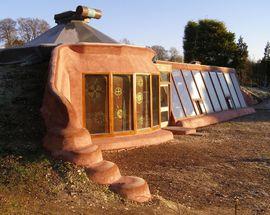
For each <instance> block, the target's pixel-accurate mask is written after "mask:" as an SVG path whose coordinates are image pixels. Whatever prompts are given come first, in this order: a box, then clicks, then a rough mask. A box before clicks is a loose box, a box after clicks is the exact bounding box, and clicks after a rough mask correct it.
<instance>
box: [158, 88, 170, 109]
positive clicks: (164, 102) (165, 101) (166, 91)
mask: <svg viewBox="0 0 270 215" xmlns="http://www.w3.org/2000/svg"><path fill="white" fill-rule="evenodd" d="M160 91H161V92H160V93H161V96H160V99H161V102H160V103H161V107H168V94H169V87H168V86H166V87H165V86H164V87H161V88H160Z"/></svg>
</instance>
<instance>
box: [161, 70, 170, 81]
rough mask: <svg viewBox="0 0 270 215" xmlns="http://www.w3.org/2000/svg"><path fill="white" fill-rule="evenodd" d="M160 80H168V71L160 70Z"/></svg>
mask: <svg viewBox="0 0 270 215" xmlns="http://www.w3.org/2000/svg"><path fill="white" fill-rule="evenodd" d="M160 81H162V82H170V73H168V72H161V73H160Z"/></svg>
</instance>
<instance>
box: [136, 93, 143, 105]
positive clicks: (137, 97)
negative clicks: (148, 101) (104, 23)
mask: <svg viewBox="0 0 270 215" xmlns="http://www.w3.org/2000/svg"><path fill="white" fill-rule="evenodd" d="M136 102H137V104H141V103H142V102H143V94H142V93H137V95H136Z"/></svg>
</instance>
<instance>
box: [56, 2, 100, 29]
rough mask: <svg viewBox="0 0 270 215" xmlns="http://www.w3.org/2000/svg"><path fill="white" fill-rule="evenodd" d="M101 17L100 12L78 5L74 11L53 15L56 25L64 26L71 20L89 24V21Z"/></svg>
mask: <svg viewBox="0 0 270 215" xmlns="http://www.w3.org/2000/svg"><path fill="white" fill-rule="evenodd" d="M101 17H102V11H101V10H98V9H93V8H88V7H85V6H81V5H80V6H78V7H77V8H76V11H66V12H63V13H59V14H56V15H54V20H55V22H56V23H57V24H66V23H68V22H71V21H73V20H77V21H83V22H89V21H90V19H100V18H101Z"/></svg>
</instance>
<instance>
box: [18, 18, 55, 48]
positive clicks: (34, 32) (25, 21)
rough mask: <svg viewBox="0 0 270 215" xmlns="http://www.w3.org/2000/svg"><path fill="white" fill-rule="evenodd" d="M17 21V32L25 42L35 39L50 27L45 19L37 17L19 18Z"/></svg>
mask: <svg viewBox="0 0 270 215" xmlns="http://www.w3.org/2000/svg"><path fill="white" fill-rule="evenodd" d="M17 22H18V34H19V36H20V38H21V40H22V41H24V42H25V43H26V42H29V41H31V40H33V39H35V38H36V37H38V36H39V35H41V34H43V33H44V32H45V31H47V30H49V28H50V26H49V24H48V23H47V22H46V21H45V20H42V19H37V18H19V19H18V20H17Z"/></svg>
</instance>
